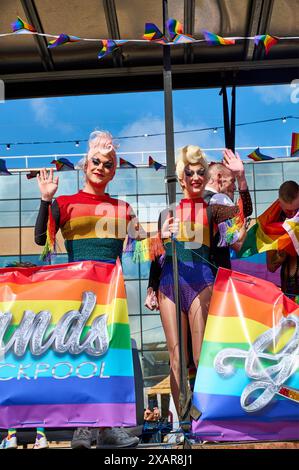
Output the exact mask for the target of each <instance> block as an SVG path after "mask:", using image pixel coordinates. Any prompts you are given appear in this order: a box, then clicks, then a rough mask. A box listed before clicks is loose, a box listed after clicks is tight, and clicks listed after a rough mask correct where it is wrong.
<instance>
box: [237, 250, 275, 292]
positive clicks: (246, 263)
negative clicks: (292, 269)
mask: <svg viewBox="0 0 299 470" xmlns="http://www.w3.org/2000/svg"><path fill="white" fill-rule="evenodd" d="M231 266H232V269H233V270H234V271H239V272H240V273H244V274H249V275H250V276H255V277H259V278H261V279H264V280H265V281H269V282H273V284H275V285H276V286H280V285H281V280H280V268H278V269H277V271H275V273H271V272H270V271H269V270H268V269H267V258H266V252H265V251H264V252H263V253H256V254H255V255H253V256H249V257H248V258H240V259H238V258H237V256H236V253H235V251H233V250H232V251H231Z"/></svg>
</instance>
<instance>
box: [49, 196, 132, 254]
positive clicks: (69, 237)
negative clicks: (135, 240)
mask: <svg viewBox="0 0 299 470" xmlns="http://www.w3.org/2000/svg"><path fill="white" fill-rule="evenodd" d="M56 201H57V204H58V206H59V210H60V227H61V233H62V236H63V238H64V240H65V246H66V250H67V252H68V256H69V261H80V260H87V259H91V260H92V259H93V260H102V261H110V262H115V260H116V259H117V257H120V258H121V255H122V251H123V244H124V240H125V238H126V236H127V233H128V224H129V222H130V221H131V217H132V209H131V207H130V205H129V204H128V203H126V202H124V201H121V200H119V199H114V198H111V197H110V196H109V195H104V196H94V195H91V194H88V193H85V192H84V191H79V192H78V193H77V194H74V195H71V196H59V197H58V198H57V199H56ZM49 221H50V219H49Z"/></svg>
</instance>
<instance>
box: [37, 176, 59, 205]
mask: <svg viewBox="0 0 299 470" xmlns="http://www.w3.org/2000/svg"><path fill="white" fill-rule="evenodd" d="M37 181H38V186H39V190H40V192H41V196H42V200H43V201H49V202H51V201H52V199H53V196H54V194H55V193H56V191H57V188H58V176H55V177H54V169H53V168H51V169H50V171H49V172H48V171H47V170H46V169H45V168H42V169H41V170H40V174H39V175H37Z"/></svg>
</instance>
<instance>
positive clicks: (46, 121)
mask: <svg viewBox="0 0 299 470" xmlns="http://www.w3.org/2000/svg"><path fill="white" fill-rule="evenodd" d="M30 106H31V108H32V110H33V113H34V119H35V121H36V122H37V123H38V124H39V125H40V126H42V127H45V128H49V127H53V128H54V129H59V130H60V131H62V132H63V133H68V132H72V131H73V130H74V128H73V126H72V125H71V124H68V123H66V122H63V121H61V120H59V119H58V118H57V115H56V113H55V112H54V110H53V107H51V104H50V103H49V101H48V100H47V99H45V98H37V99H33V100H32V101H30Z"/></svg>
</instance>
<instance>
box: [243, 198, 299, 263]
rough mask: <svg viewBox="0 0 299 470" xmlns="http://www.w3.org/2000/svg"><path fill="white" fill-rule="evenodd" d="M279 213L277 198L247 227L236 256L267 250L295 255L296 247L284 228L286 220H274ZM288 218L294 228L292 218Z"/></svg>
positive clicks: (245, 256) (244, 256)
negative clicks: (283, 251)
mask: <svg viewBox="0 0 299 470" xmlns="http://www.w3.org/2000/svg"><path fill="white" fill-rule="evenodd" d="M280 214H281V207H280V203H279V200H277V201H275V202H274V203H273V204H272V205H271V206H270V207H268V209H267V210H266V211H265V212H264V213H263V214H262V215H260V216H259V217H258V218H257V222H256V224H254V225H253V226H252V227H251V228H250V229H249V231H248V232H247V236H246V238H245V241H244V243H243V246H242V248H241V249H240V251H239V252H238V253H237V257H238V258H247V257H248V256H252V255H255V254H256V253H262V252H264V251H269V250H285V251H287V252H288V253H289V254H290V255H292V256H294V255H296V247H295V246H294V243H293V240H292V237H291V236H290V230H286V228H285V227H286V225H285V224H286V222H287V221H285V222H276V220H279V217H280ZM288 220H289V221H291V222H290V223H291V225H292V227H293V229H294V220H293V219H288ZM297 226H298V224H297ZM297 226H296V233H297V230H298V229H297Z"/></svg>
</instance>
